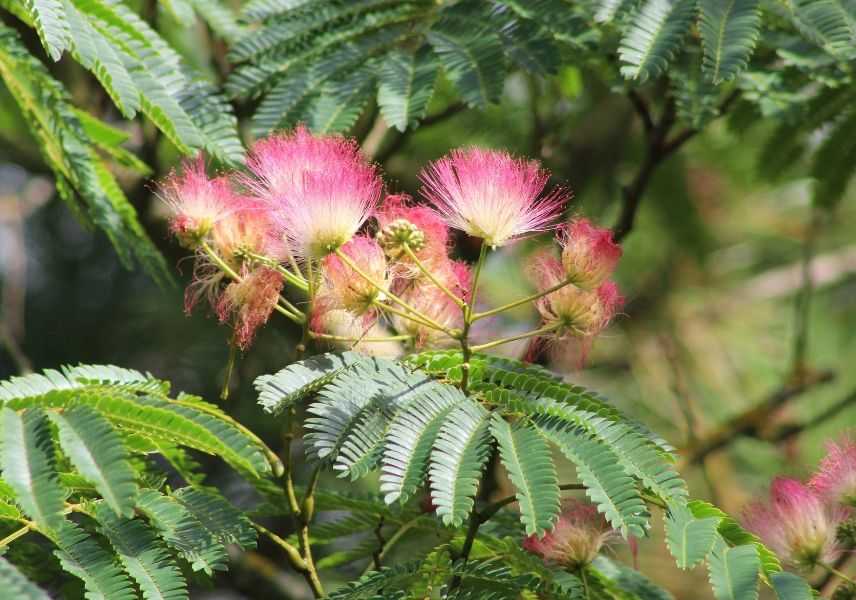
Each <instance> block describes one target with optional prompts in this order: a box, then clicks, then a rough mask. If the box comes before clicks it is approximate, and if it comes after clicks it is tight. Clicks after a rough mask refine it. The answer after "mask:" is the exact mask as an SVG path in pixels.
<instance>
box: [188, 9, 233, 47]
mask: <svg viewBox="0 0 856 600" xmlns="http://www.w3.org/2000/svg"><path fill="white" fill-rule="evenodd" d="M187 1H188V2H189V3H190V4H191V5H192V6H193V9H194V10H195V11H196V12H197V13H198V14H199V16H200V17H202V19H203V20H204V21H205V22H206V23H208V26H209V27H210V28H211V30H212V31H213V32H214V33H216V34H217V35H218V36H219V37H220V38H221V39H222V40H224V41H226V42H229V44H234V43H235V42H236V41H237V40H238V38H240V37H241V36H243V35H245V34H246V32H247V29H246V27H244V26H243V25H242V24H240V23H239V22H238V19H237V16H236V15H235V13H234V12H232V9H231V8H229V7H228V6H225V5H224V4H223V2H222V1H221V0H187Z"/></svg>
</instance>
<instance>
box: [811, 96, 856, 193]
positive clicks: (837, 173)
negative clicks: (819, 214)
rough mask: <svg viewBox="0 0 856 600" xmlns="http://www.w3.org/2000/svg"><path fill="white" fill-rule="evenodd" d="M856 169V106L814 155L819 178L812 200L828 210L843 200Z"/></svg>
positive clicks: (815, 174)
mask: <svg viewBox="0 0 856 600" xmlns="http://www.w3.org/2000/svg"><path fill="white" fill-rule="evenodd" d="M854 172H856V110H853V109H851V110H850V112H849V114H845V115H844V116H843V117H842V118H841V120H840V121H839V122H838V123H836V124H835V126H834V129H833V130H832V131H830V132H829V133H828V134H827V137H826V139H824V140H823V142H822V143H821V145H820V147H819V148H818V149H817V151H816V152H815V155H814V159H813V165H812V169H811V174H812V176H813V177H814V178H815V184H814V195H813V197H812V201H813V202H814V204H815V206H819V207H821V208H825V209H828V210H832V209H834V208H835V207H836V206H838V203H839V202H841V199H842V198H843V197H844V193H845V192H846V191H847V185H848V184H849V182H850V181H851V179H852V178H853V173H854Z"/></svg>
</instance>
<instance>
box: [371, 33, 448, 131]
mask: <svg viewBox="0 0 856 600" xmlns="http://www.w3.org/2000/svg"><path fill="white" fill-rule="evenodd" d="M437 71H438V68H437V64H436V59H435V57H434V55H433V54H432V53H431V50H430V48H429V47H428V46H426V45H423V46H420V47H419V49H418V50H416V51H415V52H404V51H400V50H397V51H394V52H390V53H389V54H387V56H386V58H385V59H384V61H383V63H382V64H381V66H380V69H379V70H378V90H377V103H378V105H379V106H380V111H381V114H382V115H383V118H384V119H385V120H386V122H387V123H389V125H390V126H391V127H395V128H396V129H398V130H399V131H404V130H405V129H407V128H408V127H410V126H411V125H416V124H417V123H418V122H419V120H420V119H422V118H423V117H424V116H425V114H426V113H427V111H428V103H429V102H430V101H431V97H432V96H433V95H434V85H435V83H436V81H437Z"/></svg>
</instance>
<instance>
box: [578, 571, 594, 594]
mask: <svg viewBox="0 0 856 600" xmlns="http://www.w3.org/2000/svg"><path fill="white" fill-rule="evenodd" d="M580 579H581V580H582V582H583V592H584V593H585V596H586V600H589V598H591V593H590V592H589V584H588V577H587V576H586V568H585V567H580Z"/></svg>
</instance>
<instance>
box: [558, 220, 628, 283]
mask: <svg viewBox="0 0 856 600" xmlns="http://www.w3.org/2000/svg"><path fill="white" fill-rule="evenodd" d="M559 241H560V243H561V244H562V246H563V249H562V265H563V266H564V268H565V274H566V275H567V277H568V279H570V280H571V281H572V282H573V283H574V284H575V285H576V286H578V287H581V288H583V289H586V290H593V289H596V288H597V287H598V286H599V285H601V284H602V283H603V282H604V281H606V280H607V279H609V277H610V276H611V275H612V272H613V271H614V270H615V266H616V265H617V264H618V259H619V258H621V247H620V246H619V245H618V244H616V243H615V242H613V241H612V232H611V231H610V230H609V229H600V228H598V227H595V226H593V225H592V224H591V223H590V222H589V220H588V219H578V220H575V221H572V222H571V223H569V224H568V225H566V226H565V227H564V228H563V229H562V233H561V235H560V236H559Z"/></svg>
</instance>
